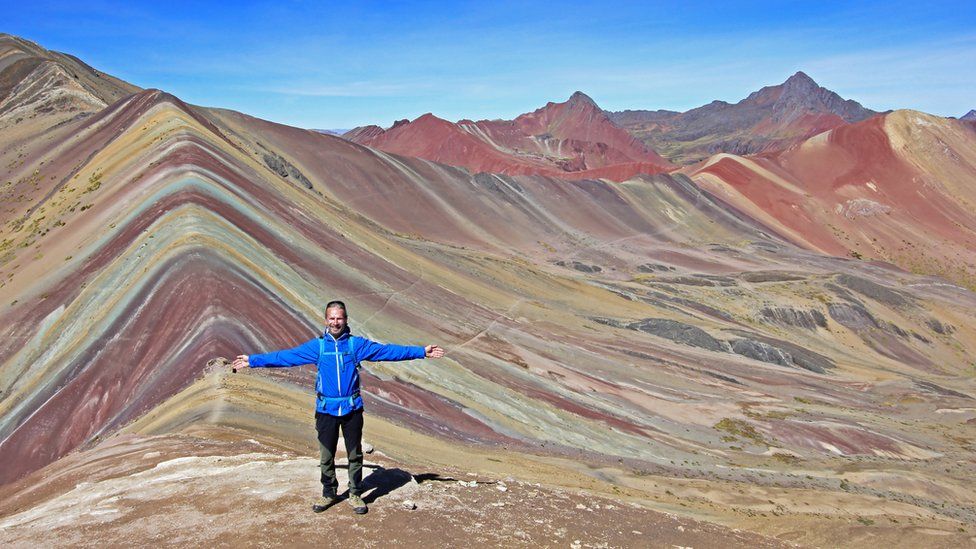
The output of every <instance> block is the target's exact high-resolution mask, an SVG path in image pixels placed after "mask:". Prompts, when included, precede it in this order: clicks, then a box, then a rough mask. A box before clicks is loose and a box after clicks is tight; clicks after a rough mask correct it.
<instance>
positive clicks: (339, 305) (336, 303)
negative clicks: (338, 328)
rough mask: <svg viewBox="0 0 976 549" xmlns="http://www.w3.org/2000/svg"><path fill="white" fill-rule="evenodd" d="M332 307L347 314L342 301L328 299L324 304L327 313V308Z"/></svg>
mask: <svg viewBox="0 0 976 549" xmlns="http://www.w3.org/2000/svg"><path fill="white" fill-rule="evenodd" d="M332 308H339V309H342V312H343V314H345V315H346V316H349V313H348V312H347V311H346V304H345V303H343V302H341V301H330V302H329V303H328V304H327V305H326V306H325V312H326V313H328V312H329V309H332Z"/></svg>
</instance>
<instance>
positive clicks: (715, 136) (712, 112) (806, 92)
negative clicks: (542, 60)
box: [609, 72, 877, 164]
mask: <svg viewBox="0 0 976 549" xmlns="http://www.w3.org/2000/svg"><path fill="white" fill-rule="evenodd" d="M875 114H877V112H875V111H873V110H871V109H866V108H864V107H862V106H861V105H860V104H859V103H858V102H856V101H852V100H845V99H844V98H842V97H840V96H839V95H837V94H836V93H834V92H832V91H830V90H828V89H826V88H823V87H821V86H820V85H818V84H817V83H816V82H814V81H813V79H812V78H810V77H809V76H807V75H806V74H805V73H803V72H797V73H796V74H794V75H793V76H791V77H789V78H788V79H787V80H786V81H785V82H783V83H782V84H779V85H776V86H766V87H764V88H762V89H760V90H759V91H756V92H753V93H751V94H750V95H749V96H748V97H746V98H745V99H743V100H742V101H739V102H738V103H735V104H731V103H726V102H724V101H713V102H711V103H709V104H707V105H703V106H701V107H698V108H695V109H692V110H690V111H686V112H674V111H640V110H637V111H621V112H611V113H609V116H610V119H611V120H612V121H613V122H615V123H616V124H618V125H619V126H621V127H622V128H625V129H626V130H628V131H629V132H630V133H632V134H633V135H634V136H636V137H638V138H639V139H641V140H643V141H644V142H645V143H647V144H648V145H649V146H651V147H652V148H654V149H655V150H657V151H659V152H660V153H661V154H663V155H664V156H666V157H668V158H670V159H671V160H673V161H675V162H678V163H682V164H687V163H690V162H695V161H698V160H701V159H702V158H705V157H707V156H710V155H712V154H715V153H720V152H725V153H733V154H752V153H758V152H763V151H767V150H774V149H784V148H786V147H788V146H790V145H792V144H795V143H798V142H799V141H802V140H803V139H806V138H807V137H811V136H813V135H816V134H818V133H820V132H822V131H825V130H829V129H833V128H836V127H838V126H842V125H844V124H847V123H852V122H860V121H861V120H865V119H867V118H870V117H871V116H874V115H875Z"/></svg>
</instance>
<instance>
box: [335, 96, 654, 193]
mask: <svg viewBox="0 0 976 549" xmlns="http://www.w3.org/2000/svg"><path fill="white" fill-rule="evenodd" d="M344 137H346V138H347V139H349V140H351V141H355V142H356V143H360V144H363V145H368V146H370V147H374V148H377V149H380V150H383V151H386V152H390V153H396V154H405V155H408V156H417V157H420V158H426V159H427V160H433V161H435V162H441V163H444V164H451V165H454V166H463V167H465V168H468V169H470V170H472V171H476V172H494V173H504V174H509V175H519V174H538V175H549V176H554V177H561V178H566V179H584V178H600V177H603V178H609V179H614V180H617V181H621V180H624V179H627V178H629V177H632V176H633V175H635V174H637V173H659V172H663V171H667V170H669V169H671V168H673V166H672V165H671V163H670V162H668V161H667V160H665V159H663V158H661V156H660V155H658V154H657V153H656V152H654V151H653V150H652V149H651V148H650V147H648V146H647V145H645V144H644V143H642V142H640V141H639V140H637V139H635V138H634V137H633V136H632V135H630V134H629V133H628V132H627V131H626V130H624V129H622V128H620V127H619V126H617V125H616V124H614V123H613V122H611V120H610V118H609V116H608V115H607V114H606V113H605V112H604V111H603V110H601V109H600V107H598V106H597V105H596V103H594V102H593V100H592V99H590V98H589V97H587V96H586V94H584V93H582V92H576V93H574V94H573V95H572V97H570V98H569V99H568V100H567V101H566V102H564V103H548V104H546V106H544V107H542V108H540V109H538V110H536V111H534V112H531V113H527V114H523V115H521V116H519V117H518V118H516V119H515V120H480V121H478V122H473V121H471V120H461V121H459V122H457V123H454V122H449V121H447V120H444V119H441V118H438V117H436V116H434V115H433V114H430V113H428V114H425V115H423V116H421V117H419V118H417V119H416V120H413V121H408V120H400V121H398V122H396V123H395V124H393V126H392V127H391V128H390V129H388V130H384V129H383V128H380V127H379V126H363V127H359V128H355V129H353V130H351V131H349V132H348V133H346V134H345V135H344Z"/></svg>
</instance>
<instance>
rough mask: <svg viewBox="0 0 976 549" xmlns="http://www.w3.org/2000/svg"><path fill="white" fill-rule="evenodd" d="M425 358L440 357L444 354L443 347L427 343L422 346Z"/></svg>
mask: <svg viewBox="0 0 976 549" xmlns="http://www.w3.org/2000/svg"><path fill="white" fill-rule="evenodd" d="M424 353H426V354H425V355H424V356H425V358H440V357H442V356H444V349H442V348H440V347H438V346H437V345H428V346H426V347H424Z"/></svg>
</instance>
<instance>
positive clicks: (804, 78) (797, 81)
mask: <svg viewBox="0 0 976 549" xmlns="http://www.w3.org/2000/svg"><path fill="white" fill-rule="evenodd" d="M782 87H783V90H784V91H786V90H797V91H801V90H802V91H817V90H821V89H823V88H821V87H820V85H819V84H817V83H816V82H815V81H814V80H813V78H810V77H809V76H808V75H807V73H805V72H803V71H797V72H796V74H794V75H793V76H791V77H789V78H787V79H786V82H783V84H782Z"/></svg>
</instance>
